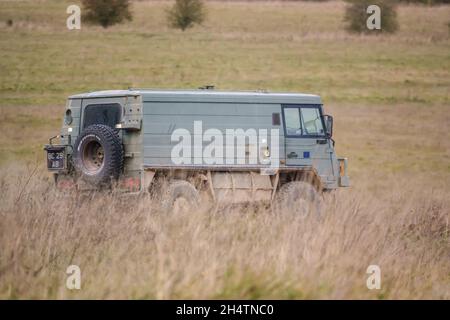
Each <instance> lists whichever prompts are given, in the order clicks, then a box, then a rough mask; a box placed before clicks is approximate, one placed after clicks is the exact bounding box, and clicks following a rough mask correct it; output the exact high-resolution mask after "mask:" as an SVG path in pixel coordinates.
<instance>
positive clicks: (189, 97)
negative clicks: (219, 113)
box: [69, 89, 322, 104]
mask: <svg viewBox="0 0 450 320" xmlns="http://www.w3.org/2000/svg"><path fill="white" fill-rule="evenodd" d="M125 96H142V100H143V101H144V102H146V101H148V102H150V101H174V102H182V101H198V102H202V101H203V102H215V101H218V102H245V103H298V104H302V103H305V104H321V103H322V102H321V99H320V96H318V95H314V94H305V93H287V92H286V93H282V92H266V91H219V90H211V89H198V90H174V89H170V90H161V89H129V90H105V91H94V92H88V93H81V94H76V95H72V96H70V97H69V99H88V98H107V97H125Z"/></svg>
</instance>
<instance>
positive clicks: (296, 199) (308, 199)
mask: <svg viewBox="0 0 450 320" xmlns="http://www.w3.org/2000/svg"><path fill="white" fill-rule="evenodd" d="M273 209H274V212H275V213H277V214H286V213H293V214H295V215H298V216H300V217H302V218H305V217H307V216H308V215H314V216H319V215H320V194H319V192H317V190H316V189H315V188H314V186H313V185H311V184H310V183H307V182H304V181H292V182H288V183H286V184H284V185H283V186H282V187H281V188H280V190H279V191H278V194H277V196H276V198H275V203H274V204H273Z"/></svg>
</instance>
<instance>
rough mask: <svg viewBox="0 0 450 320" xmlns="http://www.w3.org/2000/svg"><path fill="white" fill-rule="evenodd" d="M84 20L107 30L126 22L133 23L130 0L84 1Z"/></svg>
mask: <svg viewBox="0 0 450 320" xmlns="http://www.w3.org/2000/svg"><path fill="white" fill-rule="evenodd" d="M81 2H82V4H83V19H84V20H86V21H87V22H90V23H93V24H99V25H101V26H102V27H103V28H107V27H109V26H112V25H114V24H116V23H121V22H123V21H125V20H128V21H131V19H132V15H131V12H130V1H129V0H82V1H81Z"/></svg>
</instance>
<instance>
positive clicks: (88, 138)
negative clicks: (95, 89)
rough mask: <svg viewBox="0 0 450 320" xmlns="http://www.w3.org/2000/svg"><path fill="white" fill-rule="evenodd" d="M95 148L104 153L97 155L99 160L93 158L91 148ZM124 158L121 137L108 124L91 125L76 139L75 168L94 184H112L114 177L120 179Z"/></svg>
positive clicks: (83, 177) (87, 180) (85, 179)
mask: <svg viewBox="0 0 450 320" xmlns="http://www.w3.org/2000/svg"><path fill="white" fill-rule="evenodd" d="M100 147H101V149H100ZM93 148H94V149H93ZM95 148H97V149H96V150H97V151H98V150H101V152H102V154H103V156H100V155H99V154H98V155H97V161H95V160H93V159H94V158H93V155H92V152H93V151H92V150H91V149H93V150H94V151H95ZM94 153H95V152H94ZM123 159H124V152H123V146H122V143H121V141H120V138H119V136H118V135H117V133H116V132H115V131H114V130H113V129H112V128H110V127H108V126H105V125H102V124H94V125H91V126H89V127H87V128H86V129H85V130H84V131H83V132H82V133H81V134H80V135H79V136H78V138H77V140H76V141H75V145H74V154H73V162H74V167H75V170H76V172H77V174H78V175H79V176H80V178H81V179H83V180H84V181H86V182H88V183H90V184H92V185H95V186H105V185H110V183H111V181H112V180H113V179H118V178H119V176H120V174H121V173H122V170H123ZM100 160H101V161H100Z"/></svg>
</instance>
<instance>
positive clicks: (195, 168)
mask: <svg viewBox="0 0 450 320" xmlns="http://www.w3.org/2000/svg"><path fill="white" fill-rule="evenodd" d="M195 121H201V122H202V130H203V132H205V131H206V130H208V129H218V130H219V131H221V132H223V134H224V135H225V131H226V130H227V129H242V130H243V131H246V130H248V129H254V130H256V131H258V130H260V129H266V130H269V132H270V130H272V129H278V130H279V141H278V148H279V150H278V154H279V166H278V167H277V168H275V169H273V168H270V165H268V164H265V163H260V162H258V163H256V164H248V163H242V161H241V162H239V161H235V162H233V163H232V164H226V163H220V164H217V163H214V164H205V163H203V162H201V163H200V162H199V161H196V160H195V159H194V160H193V161H192V163H188V164H175V163H174V161H173V159H172V156H171V152H172V150H173V148H174V145H176V144H177V143H178V141H173V139H172V134H173V133H174V131H175V130H176V129H180V128H183V129H186V130H188V131H189V132H193V129H194V128H193V127H194V122H195ZM306 123H309V126H310V130H309V131H310V132H307V130H306V129H307V128H308V125H307V124H306ZM94 124H103V125H106V126H109V127H111V128H112V129H114V131H115V132H116V134H117V135H118V137H119V139H120V141H121V144H122V146H123V167H122V168H121V169H120V175H119V176H118V177H116V178H117V179H116V180H117V183H115V186H116V188H118V189H123V190H124V191H129V192H148V191H149V190H151V188H152V186H153V185H154V184H155V179H156V178H157V177H161V176H164V177H165V178H166V179H167V178H169V180H170V179H176V180H185V181H188V182H189V183H191V184H192V185H193V186H194V187H195V188H196V189H201V188H203V187H204V189H205V190H206V191H207V192H208V193H209V194H210V196H211V197H212V198H213V199H214V200H215V201H221V200H223V199H225V198H226V196H225V195H228V196H229V195H232V196H231V197H228V199H231V201H232V202H246V201H253V200H268V201H271V200H273V199H274V197H275V195H276V193H277V190H278V189H279V188H280V187H281V186H282V185H283V184H284V183H287V182H289V181H296V180H301V181H308V183H310V184H311V185H312V186H314V189H315V190H317V191H318V192H323V191H329V190H333V189H336V188H339V187H346V186H349V179H348V176H347V159H345V158H338V157H337V156H336V153H335V148H334V141H333V139H332V125H333V119H332V117H331V116H326V115H325V114H324V110H323V106H322V101H321V99H320V97H319V96H317V95H310V94H296V93H267V92H222V91H216V90H149V89H129V90H110V91H98V92H91V93H84V94H77V95H73V96H70V97H69V98H68V100H67V104H66V107H65V116H64V120H63V125H62V128H61V132H60V135H58V136H57V137H59V138H60V141H59V143H58V144H54V143H50V144H49V145H46V150H47V151H48V157H47V160H48V168H49V170H50V171H52V172H54V173H55V177H56V180H57V181H66V182H67V181H71V182H73V184H72V183H71V185H72V186H73V187H75V188H78V189H84V188H87V189H89V188H92V187H95V186H92V185H89V184H86V183H83V179H79V178H80V172H77V170H75V169H74V166H73V159H72V157H73V154H74V150H75V149H76V148H77V146H76V145H75V143H76V141H77V140H78V139H77V138H78V137H79V136H80V135H81V134H82V133H83V131H84V130H86V128H88V127H89V126H91V125H94ZM311 128H312V129H311ZM207 144H208V143H207V142H204V146H206V145H207ZM248 144H250V142H248V143H247V145H246V146H247V147H252V146H249V145H248ZM266 148H267V150H268V152H269V153H270V152H273V150H271V148H272V141H270V142H269V141H268V143H267V147H266ZM55 150H56V151H55ZM52 152H53V153H52ZM245 154H246V155H248V150H247V151H246V153H245ZM236 156H237V155H236ZM266 169H267V171H264V170H266ZM263 172H265V173H263ZM267 172H269V174H267ZM81 175H82V174H81ZM199 181H200V182H199ZM199 184H201V185H203V186H202V187H199ZM205 186H206V187H205ZM228 201H229V200H228Z"/></svg>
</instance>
